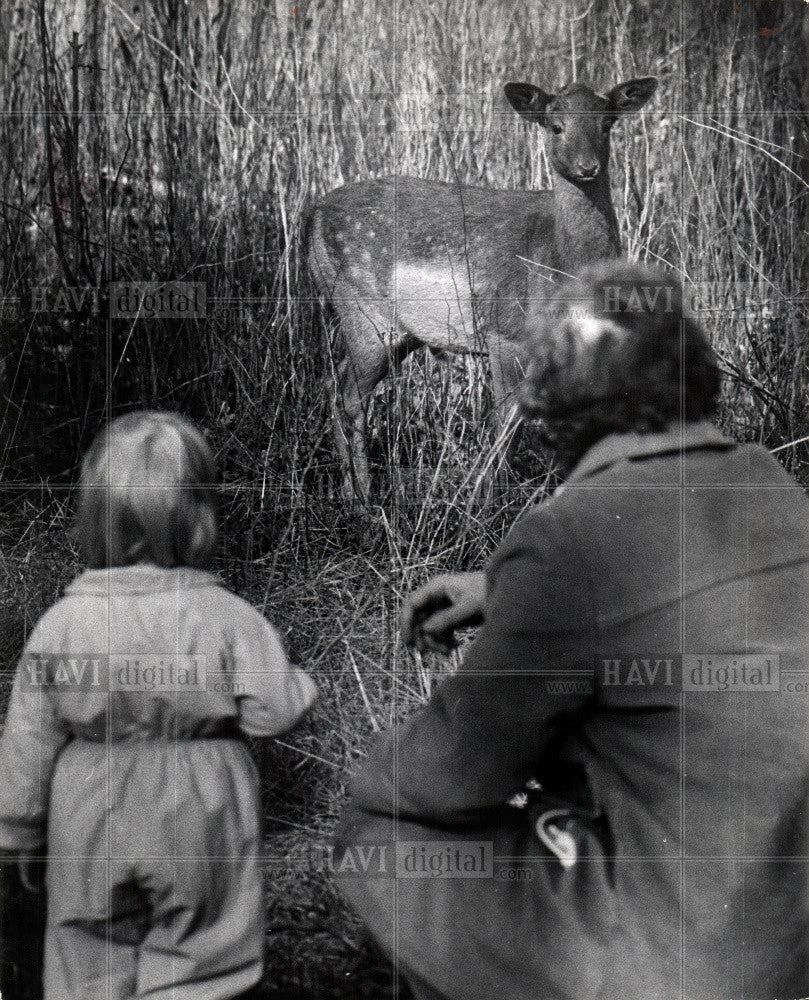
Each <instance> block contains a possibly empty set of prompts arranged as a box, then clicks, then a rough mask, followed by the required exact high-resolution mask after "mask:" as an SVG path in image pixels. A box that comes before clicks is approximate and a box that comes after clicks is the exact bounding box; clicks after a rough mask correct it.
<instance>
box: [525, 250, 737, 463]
mask: <svg viewBox="0 0 809 1000" xmlns="http://www.w3.org/2000/svg"><path fill="white" fill-rule="evenodd" d="M528 328H529V332H530V340H529V344H528V349H529V357H530V363H529V367H528V374H527V376H526V379H525V382H524V383H523V387H522V395H521V408H522V411H523V415H524V416H525V417H527V418H528V419H534V420H539V421H540V423H539V431H540V435H541V437H542V439H543V441H544V443H545V444H546V445H548V446H549V447H550V448H552V449H553V450H554V451H555V452H556V456H557V459H558V461H559V462H560V463H561V464H562V465H563V466H564V467H565V468H567V469H569V468H570V467H571V466H572V465H573V464H575V462H576V461H577V460H578V459H579V458H580V457H581V455H583V454H584V452H585V451H586V450H587V449H588V448H589V447H590V446H591V445H593V444H594V443H595V442H596V441H598V440H599V439H600V438H602V437H605V436H606V435H607V434H616V433H617V434H621V433H627V432H635V433H639V434H645V433H650V432H654V431H661V430H663V429H664V428H666V427H667V426H669V425H670V424H672V423H675V422H679V421H692V420H700V419H703V418H705V417H710V416H712V415H713V414H714V413H715V412H716V406H717V400H718V397H719V388H720V376H719V368H718V365H717V360H716V356H715V354H714V352H713V349H712V347H711V345H710V343H709V341H708V338H707V336H706V335H705V333H704V332H703V330H702V328H701V327H700V326H699V324H698V323H696V322H695V321H694V320H693V319H692V318H691V317H689V316H686V315H683V302H682V290H681V287H680V285H679V283H678V282H677V281H676V280H675V279H674V278H672V277H671V276H670V275H668V274H665V273H664V272H663V271H659V270H656V269H653V268H649V267H642V266H640V265H637V264H630V263H627V262H626V261H615V260H611V261H602V262H600V263H598V264H593V265H590V266H589V267H587V268H585V269H584V270H583V271H581V272H580V273H579V274H578V276H577V277H576V278H574V279H572V280H570V281H568V282H566V283H565V284H564V285H562V286H561V287H560V288H559V289H558V291H557V292H555V293H554V295H553V296H552V297H551V299H550V300H548V301H546V302H544V303H543V304H542V307H541V308H539V307H537V308H535V310H534V314H533V315H532V316H530V317H529V323H528Z"/></svg>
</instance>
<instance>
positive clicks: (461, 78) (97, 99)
mask: <svg viewBox="0 0 809 1000" xmlns="http://www.w3.org/2000/svg"><path fill="white" fill-rule="evenodd" d="M807 11H809V6H807V5H806V4H804V3H802V2H801V0H761V2H749V0H742V2H733V0H718V2H711V3H708V2H705V3H697V2H694V0H682V2H674V0H672V2H667V0H620V2H619V0H589V2H588V0H553V2H550V0H548V2H545V0H398V2H390V3H388V2H381V0H375V2H372V0H342V2H341V0H334V2H325V0H311V2H309V3H306V2H301V3H298V4H297V5H294V6H292V5H289V4H286V3H281V2H276V3H274V4H273V3H271V2H268V0H187V2H180V0H117V2H116V0H108V2H100V0H99V2H92V0H69V2H65V0H60V2H57V0H27V2H11V0H9V2H7V3H4V4H3V5H2V7H0V220H2V222H1V223H0V324H1V326H0V329H2V340H1V341H0V379H1V381H0V392H1V393H2V398H1V399H0V423H1V424H2V434H1V435H0V477H1V478H0V511H2V520H1V521H0V574H2V578H3V595H4V596H3V603H2V606H0V668H3V669H4V670H5V671H7V672H6V673H5V674H0V677H2V678H3V679H4V685H5V689H7V686H8V683H9V681H10V677H11V674H10V673H8V671H11V670H13V668H14V665H15V658H16V656H17V655H18V654H19V651H20V649H21V646H22V643H23V641H24V639H25V636H26V635H27V633H28V631H29V630H30V627H31V625H32V624H33V622H34V621H35V620H36V618H37V617H38V616H39V615H40V614H41V613H42V611H43V610H44V609H45V608H46V607H47V606H48V605H49V604H50V603H52V602H53V600H54V599H55V598H56V596H57V595H58V593H59V591H60V589H61V588H62V586H63V585H64V584H65V582H66V581H67V580H68V579H70V578H71V577H72V576H73V575H75V573H76V572H77V571H78V569H79V563H78V557H77V555H76V552H75V550H74V548H73V546H72V544H71V542H70V540H69V537H68V534H67V528H68V526H69V523H70V515H71V512H72V509H73V483H74V481H75V476H76V470H77V463H78V461H79V459H80V456H81V454H82V452H83V450H84V449H85V448H86V447H87V445H88V444H89V442H90V440H91V439H92V437H93V436H94V435H95V433H96V432H97V431H98V430H99V428H100V427H101V426H102V425H103V424H104V422H105V421H106V420H107V419H108V418H109V417H110V416H112V415H116V414H118V413H120V412H123V411H125V410H127V409H131V408H140V407H146V406H148V407H151V408H162V409H176V410H179V411H182V412H183V413H185V414H187V415H189V416H190V417H191V418H192V419H194V420H195V421H197V422H198V423H199V424H200V425H201V426H202V427H203V428H204V430H205V433H206V435H207V436H208V438H209V440H210V441H211V443H212V445H213V447H214V449H215V451H216V454H217V457H218V460H219V464H220V467H221V469H222V475H223V481H224V486H223V526H222V535H223V541H222V545H221V550H220V555H219V557H218V561H217V570H218V571H219V572H221V574H222V576H223V577H224V579H225V580H226V582H227V583H228V585H230V586H231V587H233V588H234V589H235V590H237V591H238V592H239V593H241V594H242V595H243V596H245V597H246V598H248V599H250V600H252V601H253V602H254V603H255V604H256V605H257V606H259V607H260V608H262V609H263V610H264V612H265V613H266V614H267V616H268V617H269V618H270V619H271V620H273V621H274V622H275V623H276V625H277V626H278V627H279V628H280V630H281V632H282V634H283V635H284V638H285V640H286V642H287V645H288V647H289V649H290V651H291V653H292V655H293V657H294V658H295V659H296V660H297V661H298V662H300V663H302V664H303V665H305V666H306V668H307V669H308V670H309V671H310V672H311V673H312V674H313V676H315V678H316V680H317V682H318V684H319V686H320V689H321V692H322V695H321V701H320V704H319V707H318V709H317V711H316V713H315V714H314V715H313V716H312V718H311V719H309V720H308V721H307V722H306V723H305V724H304V726H303V727H302V728H301V729H299V730H297V731H296V732H294V733H292V734H290V735H289V736H288V737H287V738H285V739H284V740H282V741H277V742H275V743H273V744H270V745H269V746H263V747H257V748H256V752H257V753H258V754H259V755H260V757H261V762H262V769H263V773H264V775H265V785H266V787H265V789H264V797H265V811H266V816H267V855H268V862H267V864H268V869H267V913H268V918H267V922H268V933H267V952H268V963H267V974H266V977H265V981H264V983H263V984H262V987H261V991H260V995H261V996H262V997H266V998H301V1000H303V998H324V997H329V996H335V997H336V996H344V995H351V996H361V997H365V996H368V997H371V996H373V997H380V996H386V995H393V990H394V984H393V983H392V979H391V974H390V972H389V971H388V969H387V968H386V966H385V964H384V962H382V961H381V960H379V959H378V958H377V957H376V956H375V955H374V954H373V953H372V951H371V950H370V949H369V947H368V946H367V944H366V943H365V942H364V940H363V937H362V934H361V931H360V929H359V928H358V926H357V924H356V922H355V921H354V920H353V918H352V917H351V916H350V915H349V914H348V913H347V912H346V911H345V909H344V907H343V905H342V904H341V902H340V901H339V898H338V897H337V895H336V894H335V892H334V890H333V888H332V885H331V882H330V878H329V873H328V871H327V870H324V867H323V865H322V864H319V863H317V860H316V859H317V857H321V858H322V856H321V855H318V854H317V852H316V851H315V852H314V853H313V852H312V850H311V845H312V844H315V845H317V844H325V843H327V842H328V838H329V835H330V832H331V830H332V828H333V826H334V822H335V819H336V816H337V815H338V813H339V809H340V804H341V801H342V799H343V796H344V793H345V787H346V781H347V777H348V775H349V774H350V773H351V771H352V770H354V769H355V768H356V767H357V765H358V763H359V761H360V759H361V757H362V755H363V754H364V752H365V751H366V749H367V746H368V744H369V741H370V740H371V738H372V737H373V735H374V733H375V732H377V731H379V730H381V729H384V728H387V727H388V726H389V725H391V724H392V723H393V721H394V720H395V719H397V718H399V717H401V716H403V715H404V714H406V713H407V712H408V711H410V710H412V708H413V707H414V705H416V704H417V703H419V702H420V701H423V700H424V699H425V698H426V697H427V696H428V695H429V692H430V690H431V688H432V686H433V684H434V683H435V680H436V679H437V678H438V677H439V676H441V674H442V673H444V672H446V671H447V670H451V669H452V667H453V664H454V663H455V662H456V660H455V659H454V658H452V659H450V660H449V661H443V660H439V659H432V658H421V657H419V656H418V655H417V654H411V653H408V652H405V651H404V650H402V649H401V647H400V646H399V645H397V635H396V619H395V615H396V611H397V608H398V604H399V602H400V599H401V596H402V595H403V594H404V593H406V592H407V591H408V590H409V589H411V588H412V587H413V586H415V585H416V584H417V583H418V582H420V581H421V580H422V579H423V578H424V577H425V576H426V575H428V574H430V573H432V572H435V571H436V570H439V569H442V568H478V567H480V566H481V565H482V564H483V562H484V561H485V558H486V556H487V554H488V553H489V552H490V551H491V550H492V548H493V547H494V546H495V545H496V544H497V542H498V541H499V539H500V538H501V537H502V536H503V534H504V532H505V531H506V530H507V528H508V526H509V525H510V524H511V523H513V521H514V519H515V518H516V517H517V516H518V515H519V513H520V511H522V510H523V509H524V508H525V507H526V506H527V505H528V504H530V503H532V502H535V501H536V500H537V499H539V498H541V497H542V495H544V492H545V491H546V490H547V488H548V487H549V486H550V485H551V484H552V482H553V476H552V474H551V473H550V472H548V471H547V470H545V469H544V468H543V467H542V466H541V465H537V466H536V468H534V469H533V470H531V473H530V474H527V473H526V472H525V470H522V472H521V475H520V476H519V477H517V476H513V477H512V482H511V484H510V488H509V490H508V491H507V494H506V497H505V498H503V497H500V498H499V499H497V500H494V499H493V498H491V497H489V498H487V497H486V496H483V495H481V494H480V493H476V492H475V490H474V481H475V477H476V471H479V470H480V469H481V468H483V467H484V465H485V464H486V462H487V461H488V460H489V458H490V454H489V449H490V442H489V438H488V432H487V430H486V429H485V423H484V421H485V414H486V409H487V405H488V394H487V389H486V379H485V363H484V362H482V361H480V360H478V359H472V358H460V359H456V360H455V361H453V362H452V363H451V364H446V363H443V362H441V361H438V360H437V359H435V358H433V357H432V356H429V355H425V354H424V353H417V354H415V355H413V356H411V358H409V359H408V361H407V362H406V363H405V365H404V367H403V370H402V372H401V374H400V376H399V377H398V378H397V379H395V380H392V381H388V382H386V383H385V384H384V385H383V386H381V387H380V390H379V391H378V394H377V397H376V399H375V402H374V407H373V415H372V428H373V438H372V443H371V459H372V464H373V472H374V495H373V502H372V507H371V509H369V510H361V509H357V508H355V507H352V506H350V505H347V504H345V503H344V502H343V501H342V499H341V498H340V493H339V483H340V473H339V468H338V465H337V462H336V459H335V455H334V452H333V448H332V441H331V436H330V430H329V424H330V404H329V399H330V394H331V393H332V391H333V377H332V373H333V359H334V357H335V350H337V351H339V342H336V341H335V330H334V327H333V324H332V322H331V317H330V315H329V313H328V311H327V310H326V309H324V307H323V306H322V305H321V304H320V303H318V302H317V300H316V299H315V298H314V295H313V288H312V285H311V283H310V280H309V277H308V275H307V273H306V266H305V260H304V256H303V252H302V242H301V236H302V228H303V224H304V220H305V214H306V210H307V206H308V205H309V204H311V202H312V200H313V199H314V198H316V197H317V196H318V195H319V194H322V193H323V192H325V191H327V190H329V189H331V188H333V187H336V186H338V185H340V184H342V183H344V182H346V181H350V180H360V179H363V178H368V177H373V176H381V175H385V174H390V173H405V174H411V175H415V176H419V177H429V178H434V179H440V180H454V179H456V178H457V179H460V180H461V181H462V182H466V183H473V184H480V185H487V186H494V187H535V188H539V187H544V186H547V184H548V183H549V175H548V168H547V163H546V161H545V159H544V154H543V152H542V148H541V140H540V138H539V134H538V130H532V129H530V128H529V127H527V126H525V125H524V124H520V123H519V121H518V120H517V119H516V118H515V116H514V114H513V112H512V111H511V110H510V109H509V108H508V106H507V104H506V102H505V99H504V98H503V96H502V87H503V84H505V83H506V82H508V81H510V80H527V81H531V82H534V83H537V84H540V85H542V86H543V87H545V88H546V89H550V90H552V89H555V88H558V87H559V86H561V85H563V84H564V83H566V82H567V81H568V80H570V79H571V78H573V77H575V78H577V79H582V80H587V81H590V82H591V83H592V84H594V85H595V86H596V89H599V90H600V91H601V92H602V93H603V92H604V91H605V90H607V89H608V88H609V87H611V86H612V85H614V84H615V83H617V82H619V81H621V80H624V79H627V78H630V77H633V76H642V75H656V76H657V77H659V80H660V86H659V89H658V92H657V94H656V96H655V97H654V99H653V100H652V102H651V103H650V104H649V105H648V106H647V108H645V109H644V114H643V115H641V116H634V117H632V118H631V119H629V120H628V121H627V122H626V124H620V125H618V126H617V127H616V129H615V130H614V140H613V159H612V181H613V191H614V196H615V203H616V208H617V213H618V218H619V222H620V227H621V234H622V239H623V243H624V246H625V248H626V250H627V252H628V254H629V256H630V257H631V258H634V259H640V260H644V261H651V262H658V263H662V264H664V265H665V266H668V267H670V268H671V269H672V270H673V271H675V272H676V273H677V274H678V275H679V277H680V278H681V279H682V280H683V281H684V283H685V284H686V287H687V288H691V287H693V286H696V287H705V283H713V284H711V285H710V287H711V288H713V289H720V290H721V292H720V293H719V300H717V301H715V302H714V308H713V309H712V310H711V311H710V312H708V313H706V314H705V316H704V322H705V325H706V327H707V329H708V330H709V332H710V335H711V338H712V340H713V343H714V344H715V346H716V349H717V351H718V353H719V356H720V358H721V362H722V367H723V369H724V371H725V373H726V379H725V389H724V395H723V403H722V412H721V418H720V422H721V424H722V426H723V428H724V429H725V430H726V431H728V432H729V433H730V434H732V435H733V436H735V437H736V438H738V439H740V440H755V441H760V442H762V443H763V444H764V445H766V446H768V447H770V448H772V449H778V451H777V455H778V457H779V458H780V459H781V460H782V461H783V462H784V464H785V466H786V467H787V468H788V469H790V470H791V471H792V472H793V473H794V474H795V475H796V476H797V477H798V478H799V480H800V481H801V482H803V483H809V446H808V445H807V441H806V440H805V438H806V435H807V434H809V394H807V383H808V382H809V369H808V368H807V364H808V359H807V311H809V307H808V304H807V285H808V284H809V269H808V268H807V258H808V257H809V240H807V228H808V227H807V205H808V204H809V198H808V194H809V192H808V187H809V185H808V184H807V153H809V119H808V118H807V109H808V108H809V93H808V92H807V74H806V65H807V50H809V15H807ZM124 280H126V281H170V280H182V281H196V282H203V283H204V287H205V290H206V295H207V301H208V312H207V315H206V317H205V319H204V320H200V319H196V320H178V319H152V320H146V319H141V320H138V321H135V322H133V321H132V320H124V319H116V318H112V317H111V316H110V313H109V309H108V302H107V298H106V292H105V289H106V288H107V286H108V283H109V282H111V281H124ZM739 290H744V294H741V293H740V292H739ZM3 704H4V700H2V699H0V707H2V705H3ZM4 878H5V885H6V890H5V899H4V905H3V914H4V916H3V924H2V926H0V935H2V943H0V969H1V970H2V978H0V989H3V991H4V995H5V994H7V995H9V996H12V997H14V998H23V997H32V996H36V995H37V986H36V975H37V965H38V963H37V959H36V947H35V941H36V929H37V926H38V923H39V921H40V920H41V915H42V901H41V900H38V899H36V898H35V897H25V898H24V900H23V904H24V910H25V913H24V919H23V920H22V921H20V920H19V919H17V918H10V917H9V913H10V912H11V904H13V902H14V900H13V899H12V898H11V897H12V896H13V893H14V889H13V886H12V883H11V881H10V875H9V872H8V870H6V873H5V876H4Z"/></svg>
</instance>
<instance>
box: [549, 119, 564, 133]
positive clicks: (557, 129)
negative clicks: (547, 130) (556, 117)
mask: <svg viewBox="0 0 809 1000" xmlns="http://www.w3.org/2000/svg"><path fill="white" fill-rule="evenodd" d="M551 132H553V134H554V135H561V134H562V133H563V132H564V129H563V128H562V126H561V125H560V124H559V122H553V124H552V125H551Z"/></svg>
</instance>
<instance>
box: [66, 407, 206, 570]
mask: <svg viewBox="0 0 809 1000" xmlns="http://www.w3.org/2000/svg"><path fill="white" fill-rule="evenodd" d="M217 521H218V504H217V486H216V482H215V466H214V460H213V456H212V454H211V450H210V448H209V447H208V444H207V442H206V441H205V438H204V437H203V436H202V434H201V433H200V432H199V431H198V430H197V428H196V427H194V426H193V424H191V423H190V422H189V421H188V420H186V419H185V418H183V417H181V416H179V415H178V414H176V413H157V412H151V411H138V412H135V413H127V414H126V415H125V416H122V417H118V418H117V419H116V420H113V421H112V423H110V424H109V425H108V426H107V427H106V428H105V429H104V430H103V431H101V433H100V434H99V435H98V437H97V438H96V439H95V441H94V442H93V444H92V445H91V446H90V450H89V451H88V452H87V454H86V455H85V457H84V461H83V463H82V471H81V480H80V491H79V504H78V511H77V515H76V526H75V533H76V539H77V541H78V544H79V547H80V549H81V551H82V555H83V556H84V558H85V560H86V561H87V563H88V564H89V565H90V566H91V567H93V568H102V567H106V566H130V565H133V564H134V563H142V562H148V563H154V564H155V565H157V566H164V567H167V568H168V567H174V566H192V567H198V568H205V567H206V566H208V564H209V563H210V560H211V557H212V555H213V552H214V549H215V547H216V540H217Z"/></svg>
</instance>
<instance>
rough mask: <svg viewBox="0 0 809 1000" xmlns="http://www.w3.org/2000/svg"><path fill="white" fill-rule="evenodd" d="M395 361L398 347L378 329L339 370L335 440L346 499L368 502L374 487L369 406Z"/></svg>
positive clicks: (335, 404) (352, 353) (347, 358)
mask: <svg viewBox="0 0 809 1000" xmlns="http://www.w3.org/2000/svg"><path fill="white" fill-rule="evenodd" d="M392 360H393V361H398V360H399V352H398V351H397V348H396V347H394V348H392V349H391V348H388V347H387V346H386V345H385V343H384V342H383V341H382V340H381V339H380V337H379V334H378V333H377V331H376V330H374V331H373V334H372V335H369V336H368V337H367V338H366V339H365V340H364V341H363V342H362V345H361V349H359V350H356V349H355V350H351V349H348V350H347V351H346V355H345V357H344V358H343V360H342V361H341V362H340V364H339V365H338V367H337V392H336V393H335V396H334V397H333V408H332V413H333V426H334V440H335V444H336V446H337V452H338V454H339V456H340V461H341V463H342V466H343V496H344V497H345V498H346V499H347V500H350V501H355V500H358V501H360V502H361V503H365V502H367V500H368V496H369V492H370V486H371V475H370V472H369V470H368V454H367V444H366V431H367V422H368V405H369V403H370V400H371V397H372V396H373V392H374V389H375V388H376V387H377V385H379V383H380V382H381V381H382V379H383V378H384V377H385V375H387V373H388V370H389V368H390V365H391V361H392Z"/></svg>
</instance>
